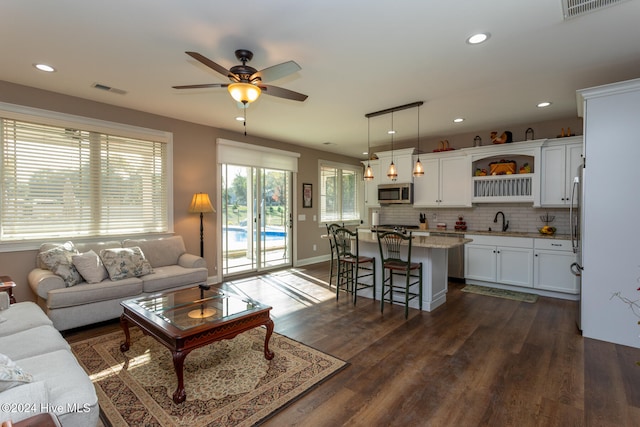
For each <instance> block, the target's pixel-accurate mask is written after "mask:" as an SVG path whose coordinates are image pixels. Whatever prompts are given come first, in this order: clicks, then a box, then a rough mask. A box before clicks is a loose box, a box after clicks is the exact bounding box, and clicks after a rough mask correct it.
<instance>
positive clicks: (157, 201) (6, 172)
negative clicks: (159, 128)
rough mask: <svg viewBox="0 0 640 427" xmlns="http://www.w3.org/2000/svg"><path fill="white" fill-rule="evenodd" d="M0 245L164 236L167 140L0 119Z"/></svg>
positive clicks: (165, 224) (165, 229)
mask: <svg viewBox="0 0 640 427" xmlns="http://www.w3.org/2000/svg"><path fill="white" fill-rule="evenodd" d="M0 134H1V138H2V140H1V146H0V150H2V151H1V152H0V158H1V161H2V163H1V168H2V169H1V171H0V172H1V177H2V182H1V183H0V190H1V199H0V241H2V242H8V241H21V240H34V239H35V240H41V239H43V238H55V237H58V236H64V237H83V236H87V237H90V236H104V235H121V234H136V233H154V232H166V231H167V230H169V224H168V222H169V218H168V206H167V204H168V203H169V201H168V196H167V195H168V191H167V185H168V173H167V167H168V166H167V163H168V161H167V158H168V147H167V143H166V142H162V141H149V140H143V139H136V138H127V137H122V136H115V135H108V134H106V133H103V132H97V131H93V130H92V131H87V130H81V129H72V128H68V127H61V126H53V125H47V124H37V123H31V122H27V121H20V120H13V119H0Z"/></svg>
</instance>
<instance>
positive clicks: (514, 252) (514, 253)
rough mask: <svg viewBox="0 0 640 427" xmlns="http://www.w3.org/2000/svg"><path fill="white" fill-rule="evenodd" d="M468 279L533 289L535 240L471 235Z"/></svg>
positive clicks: (468, 248) (467, 250) (467, 260)
mask: <svg viewBox="0 0 640 427" xmlns="http://www.w3.org/2000/svg"><path fill="white" fill-rule="evenodd" d="M465 237H467V238H470V239H473V243H468V244H466V245H465V248H464V249H465V252H464V255H465V266H464V269H465V271H464V277H465V279H473V280H481V281H485V282H493V283H502V284H505V285H515V286H525V287H532V286H533V239H529V238H519V237H500V236H495V237H494V236H480V235H467V236H465Z"/></svg>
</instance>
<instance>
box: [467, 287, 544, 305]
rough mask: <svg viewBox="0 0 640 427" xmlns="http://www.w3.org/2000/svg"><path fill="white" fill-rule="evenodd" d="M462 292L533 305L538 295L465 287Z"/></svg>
mask: <svg viewBox="0 0 640 427" xmlns="http://www.w3.org/2000/svg"><path fill="white" fill-rule="evenodd" d="M462 292H469V293H472V294H479V295H487V296H490V297H498V298H505V299H511V300H514V301H522V302H530V303H534V302H536V301H538V295H535V294H528V293H525V292H516V291H510V290H507V289H497V288H490V287H487V286H477V285H466V286H465V287H464V288H462Z"/></svg>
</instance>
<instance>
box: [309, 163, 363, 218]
mask: <svg viewBox="0 0 640 427" xmlns="http://www.w3.org/2000/svg"><path fill="white" fill-rule="evenodd" d="M319 168H320V222H349V221H357V220H359V218H360V210H361V205H360V197H359V195H358V194H359V193H358V182H359V180H360V171H359V169H358V168H357V167H355V166H351V165H341V164H333V163H328V162H326V163H325V162H322V161H321V162H320V164H319Z"/></svg>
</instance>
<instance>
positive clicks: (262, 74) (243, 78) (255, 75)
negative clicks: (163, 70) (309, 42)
mask: <svg viewBox="0 0 640 427" xmlns="http://www.w3.org/2000/svg"><path fill="white" fill-rule="evenodd" d="M185 53H186V54H187V55H189V56H190V57H192V58H193V59H195V60H196V61H199V62H201V63H202V64H204V65H206V66H207V67H209V68H211V69H212V70H214V71H217V72H218V73H220V74H222V75H224V76H226V77H228V78H229V80H230V81H231V83H209V84H198V85H184V86H173V88H174V89H201V88H210V87H226V88H227V89H228V90H229V93H230V94H231V96H232V97H233V99H235V100H236V101H238V102H242V103H243V104H248V103H251V102H253V101H255V100H256V99H258V97H259V96H260V93H261V92H262V91H264V93H266V94H267V95H272V96H277V97H278V98H284V99H291V100H293V101H304V100H305V99H307V95H303V94H301V93H298V92H294V91H292V90H289V89H284V88H281V87H278V86H272V85H267V84H264V83H263V82H268V81H272V80H277V79H281V78H283V77H286V76H288V75H290V74H292V73H295V72H296V71H298V70H300V69H301V68H300V66H299V65H298V64H296V63H295V62H294V61H287V62H283V63H282V64H278V65H273V66H271V67H267V68H265V69H263V70H260V71H258V70H256V69H255V68H253V67H251V66H249V65H247V62H249V61H251V58H253V52H251V51H250V50H246V49H238V50H236V58H238V60H239V61H240V62H242V65H235V66H233V67H231V69H230V70H227V69H226V68H224V67H223V66H222V65H220V64H217V63H215V62H213V61H212V60H210V59H209V58H207V57H205V56H203V55H201V54H199V53H197V52H185Z"/></svg>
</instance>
